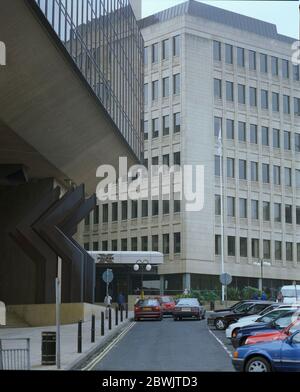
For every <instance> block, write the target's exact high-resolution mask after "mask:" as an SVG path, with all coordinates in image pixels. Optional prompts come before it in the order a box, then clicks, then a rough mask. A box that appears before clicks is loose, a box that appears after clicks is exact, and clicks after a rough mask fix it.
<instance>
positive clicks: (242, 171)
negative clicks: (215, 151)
mask: <svg viewBox="0 0 300 392" xmlns="http://www.w3.org/2000/svg"><path fill="white" fill-rule="evenodd" d="M239 179H240V180H247V162H246V160H244V159H239Z"/></svg>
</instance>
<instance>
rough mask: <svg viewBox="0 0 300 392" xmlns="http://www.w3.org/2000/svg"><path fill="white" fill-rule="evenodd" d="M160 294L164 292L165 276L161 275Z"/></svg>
mask: <svg viewBox="0 0 300 392" xmlns="http://www.w3.org/2000/svg"><path fill="white" fill-rule="evenodd" d="M159 290H160V295H164V293H165V277H164V276H163V275H161V276H160V288H159Z"/></svg>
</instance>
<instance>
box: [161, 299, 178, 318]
mask: <svg viewBox="0 0 300 392" xmlns="http://www.w3.org/2000/svg"><path fill="white" fill-rule="evenodd" d="M158 300H159V303H160V305H161V307H162V311H163V314H164V315H165V314H171V315H172V314H173V310H174V308H175V301H174V299H173V297H170V296H168V295H161V296H160V297H159V298H158Z"/></svg>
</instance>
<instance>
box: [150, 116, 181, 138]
mask: <svg viewBox="0 0 300 392" xmlns="http://www.w3.org/2000/svg"><path fill="white" fill-rule="evenodd" d="M160 130H162V135H163V136H167V135H169V134H170V116H169V115H168V114H167V115H165V116H162V118H161V120H160V119H159V118H153V119H152V120H151V131H152V139H154V138H156V137H159V134H160ZM143 131H144V140H148V135H149V121H148V120H145V121H144V125H143ZM178 132H180V113H179V112H178V113H173V133H178Z"/></svg>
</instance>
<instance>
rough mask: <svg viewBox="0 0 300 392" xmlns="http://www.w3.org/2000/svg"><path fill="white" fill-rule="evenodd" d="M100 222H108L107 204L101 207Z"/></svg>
mask: <svg viewBox="0 0 300 392" xmlns="http://www.w3.org/2000/svg"><path fill="white" fill-rule="evenodd" d="M102 221H103V223H107V222H108V204H103V205H102Z"/></svg>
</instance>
